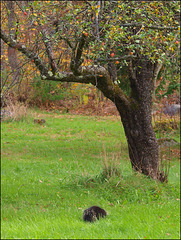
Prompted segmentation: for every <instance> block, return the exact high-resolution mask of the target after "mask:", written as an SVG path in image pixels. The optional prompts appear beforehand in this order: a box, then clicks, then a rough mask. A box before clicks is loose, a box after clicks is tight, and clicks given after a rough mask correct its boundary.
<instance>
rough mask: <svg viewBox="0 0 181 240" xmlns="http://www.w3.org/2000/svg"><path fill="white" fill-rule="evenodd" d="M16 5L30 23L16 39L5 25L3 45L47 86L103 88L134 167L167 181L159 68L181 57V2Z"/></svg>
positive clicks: (2, 35) (33, 2)
mask: <svg viewBox="0 0 181 240" xmlns="http://www.w3.org/2000/svg"><path fill="white" fill-rule="evenodd" d="M15 2H16V4H17V6H16V7H17V8H18V11H19V14H24V18H25V20H24V22H23V21H21V23H19V31H18V35H17V37H16V39H13V37H12V36H11V34H10V33H9V32H8V30H7V28H6V22H3V23H2V28H1V34H0V36H1V39H2V40H3V41H4V42H5V43H6V44H7V45H8V46H10V47H11V48H14V49H16V50H17V51H18V52H19V53H21V54H22V55H23V56H25V58H26V59H29V60H30V61H31V62H32V64H34V65H35V66H36V68H37V69H38V71H39V73H40V76H41V79H42V80H44V81H50V80H52V81H61V82H78V83H87V84H89V83H91V84H92V85H94V86H96V87H97V88H98V89H100V90H101V91H102V92H103V94H104V95H105V96H106V97H107V98H109V99H110V100H111V101H112V102H113V103H114V104H115V105H116V107H117V110H118V112H119V114H120V118H121V121H122V124H123V126H124V130H125V135H126V138H127V142H128V149H129V157H130V161H131V164H132V168H133V169H134V170H136V171H140V172H141V173H143V174H145V175H147V176H150V177H152V178H153V179H159V180H161V181H162V180H163V179H164V176H163V174H162V173H160V172H159V154H158V144H157V140H156V137H155V133H154V131H153V127H152V116H151V110H152V101H153V93H154V88H155V83H156V80H157V76H158V74H159V71H160V69H161V68H162V66H163V65H165V66H166V65H167V64H168V62H169V61H171V59H173V58H174V59H175V58H177V57H178V55H179V54H178V53H179V41H180V35H179V31H180V22H179V15H180V12H179V11H180V10H179V9H180V8H179V7H180V6H179V1H113V0H111V1H45V2H44V1H29V5H28V6H26V7H25V8H23V7H20V6H19V5H18V1H15ZM27 32H28V33H29V34H30V35H31V34H32V37H31V40H30V41H28V42H26V41H23V38H22V36H24V35H25V34H27Z"/></svg>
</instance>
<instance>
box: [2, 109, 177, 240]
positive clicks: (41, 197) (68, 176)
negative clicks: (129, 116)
mask: <svg viewBox="0 0 181 240" xmlns="http://www.w3.org/2000/svg"><path fill="white" fill-rule="evenodd" d="M38 117H39V118H43V119H45V120H46V123H45V124H44V125H39V124H36V123H34V122H33V119H34V118H38ZM1 127H2V130H1V131H2V132H1V134H2V141H1V154H2V159H1V184H2V185H1V199H2V200H1V220H2V221H1V237H2V239H103V238H106V239H144V238H145V239H146V238H147V239H179V238H180V171H179V169H180V168H179V166H180V162H179V161H178V159H177V158H176V157H175V156H174V157H173V158H172V159H171V167H170V172H169V176H168V183H160V182H156V181H154V180H152V179H150V178H148V177H146V176H143V175H141V174H140V173H135V172H133V171H132V170H131V164H130V162H129V159H128V150H127V143H126V138H125V135H124V130H123V127H122V125H121V123H120V119H119V118H118V117H93V116H91V117H89V116H77V115H69V114H63V115H60V114H57V113H47V112H42V111H32V114H31V115H30V116H29V117H27V118H26V119H23V120H22V121H14V122H6V121H4V122H2V123H1ZM178 134H179V133H178V132H174V136H172V137H175V138H177V139H178ZM105 152H106V158H107V163H108V164H109V163H111V162H114V161H115V162H114V163H115V164H113V165H112V166H113V167H111V166H110V165H109V166H108V167H107V168H105V164H104V163H105V159H104V158H105ZM118 158H119V159H120V162H119V164H117V159H118ZM106 166H107V165H106ZM112 173H114V174H112ZM92 205H98V206H100V207H102V208H104V209H105V210H106V211H107V213H108V216H106V218H104V219H100V220H99V221H96V222H94V223H85V222H83V220H82V214H83V211H84V210H85V209H86V208H88V207H90V206H92Z"/></svg>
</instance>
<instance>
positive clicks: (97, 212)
mask: <svg viewBox="0 0 181 240" xmlns="http://www.w3.org/2000/svg"><path fill="white" fill-rule="evenodd" d="M106 215H107V213H106V211H105V210H104V209H102V208H100V207H97V206H92V207H90V208H88V209H86V210H85V211H84V213H83V220H84V221H88V222H93V221H96V220H97V219H98V220H99V218H100V217H102V218H103V217H105V216H106Z"/></svg>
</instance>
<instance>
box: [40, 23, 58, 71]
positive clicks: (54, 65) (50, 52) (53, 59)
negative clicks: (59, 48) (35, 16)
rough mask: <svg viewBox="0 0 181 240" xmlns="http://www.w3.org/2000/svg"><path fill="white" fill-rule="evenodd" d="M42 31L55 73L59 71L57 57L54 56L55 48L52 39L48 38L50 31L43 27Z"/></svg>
mask: <svg viewBox="0 0 181 240" xmlns="http://www.w3.org/2000/svg"><path fill="white" fill-rule="evenodd" d="M39 25H40V26H41V24H40V23H39ZM41 28H42V26H41ZM41 32H42V39H43V42H44V44H45V47H46V52H47V54H48V59H49V62H50V65H51V68H52V72H53V73H55V72H57V71H58V69H57V64H56V61H55V58H54V54H53V50H52V47H51V42H50V39H49V38H48V32H47V30H46V29H43V28H42V31H41Z"/></svg>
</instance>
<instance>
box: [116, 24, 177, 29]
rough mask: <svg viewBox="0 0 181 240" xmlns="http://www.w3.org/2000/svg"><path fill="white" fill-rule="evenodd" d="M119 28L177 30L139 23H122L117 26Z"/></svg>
mask: <svg viewBox="0 0 181 240" xmlns="http://www.w3.org/2000/svg"><path fill="white" fill-rule="evenodd" d="M119 26H120V27H144V28H150V29H157V30H178V29H179V26H178V27H169V26H165V27H162V26H157V25H152V26H147V25H143V24H141V23H123V24H120V25H119Z"/></svg>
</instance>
